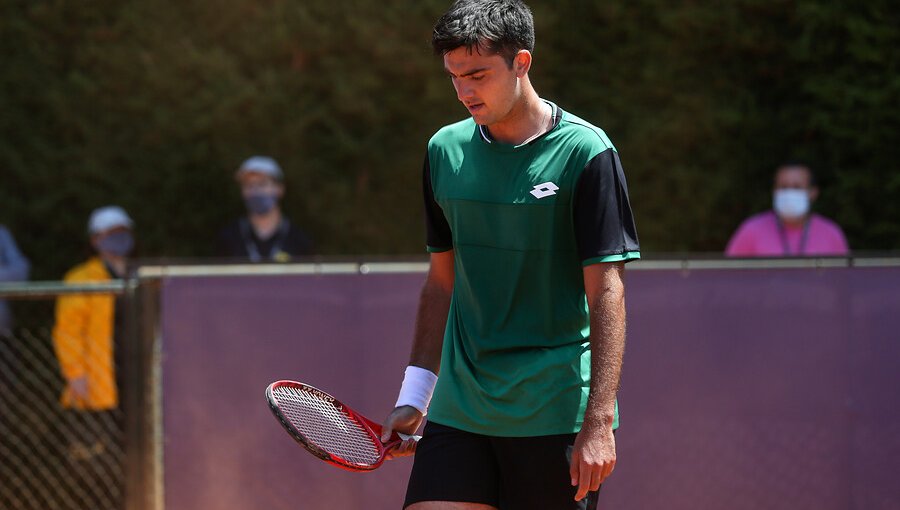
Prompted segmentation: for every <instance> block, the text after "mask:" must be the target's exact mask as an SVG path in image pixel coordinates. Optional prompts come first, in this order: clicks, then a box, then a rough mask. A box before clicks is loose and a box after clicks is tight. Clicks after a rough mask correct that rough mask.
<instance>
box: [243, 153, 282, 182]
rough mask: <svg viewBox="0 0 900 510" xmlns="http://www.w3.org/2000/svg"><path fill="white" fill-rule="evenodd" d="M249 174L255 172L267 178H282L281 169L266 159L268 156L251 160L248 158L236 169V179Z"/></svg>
mask: <svg viewBox="0 0 900 510" xmlns="http://www.w3.org/2000/svg"><path fill="white" fill-rule="evenodd" d="M249 172H257V173H260V174H263V175H268V176H269V177H271V178H273V179H276V180H279V181H280V180H282V178H283V177H284V176H283V174H282V173H281V167H280V166H278V163H277V162H276V161H275V160H274V159H272V158H270V157H268V156H253V157H252V158H248V159H247V160H246V161H244V162H243V163H241V166H240V167H238V170H237V177H240V176H241V175H243V174H245V173H249Z"/></svg>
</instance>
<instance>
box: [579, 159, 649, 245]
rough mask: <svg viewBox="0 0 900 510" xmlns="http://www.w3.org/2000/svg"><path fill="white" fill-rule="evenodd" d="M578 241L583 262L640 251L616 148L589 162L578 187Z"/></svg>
mask: <svg viewBox="0 0 900 510" xmlns="http://www.w3.org/2000/svg"><path fill="white" fill-rule="evenodd" d="M573 215H574V222H575V239H576V241H577V243H578V255H579V256H580V257H581V260H582V261H585V260H588V259H592V258H597V257H605V256H609V255H624V254H626V253H628V252H637V251H640V246H639V245H638V236H637V228H636V227H635V225H634V216H633V215H632V212H631V204H630V202H629V200H628V186H627V184H626V183H625V173H624V172H623V171H622V163H621V161H619V155H618V153H616V151H614V150H612V149H607V150H605V151H603V152H601V153H600V154H597V155H596V156H594V157H593V158H591V160H590V161H589V162H588V164H587V165H586V166H585V168H584V171H583V172H582V174H581V176H580V177H579V179H578V182H577V183H576V185H575V197H574V201H573Z"/></svg>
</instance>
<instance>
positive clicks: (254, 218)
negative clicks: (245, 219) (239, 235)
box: [249, 207, 281, 239]
mask: <svg viewBox="0 0 900 510" xmlns="http://www.w3.org/2000/svg"><path fill="white" fill-rule="evenodd" d="M249 219H250V226H251V227H253V231H254V232H255V233H256V237H258V238H260V239H268V238H270V237H272V235H273V234H274V233H275V231H276V230H278V225H279V224H280V223H281V209H280V208H278V207H275V208H273V209H272V210H271V211H269V212H267V213H265V214H251V215H250V217H249Z"/></svg>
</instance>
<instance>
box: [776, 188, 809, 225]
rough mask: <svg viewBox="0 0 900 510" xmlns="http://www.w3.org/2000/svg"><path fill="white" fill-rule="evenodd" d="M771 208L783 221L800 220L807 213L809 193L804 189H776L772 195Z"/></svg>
mask: <svg viewBox="0 0 900 510" xmlns="http://www.w3.org/2000/svg"><path fill="white" fill-rule="evenodd" d="M772 208H773V209H775V212H776V213H777V214H778V216H779V217H781V218H783V219H786V220H796V219H800V218H802V217H804V216H806V214H807V213H808V212H809V192H808V191H807V190H805V189H777V190H775V192H774V193H773V194H772Z"/></svg>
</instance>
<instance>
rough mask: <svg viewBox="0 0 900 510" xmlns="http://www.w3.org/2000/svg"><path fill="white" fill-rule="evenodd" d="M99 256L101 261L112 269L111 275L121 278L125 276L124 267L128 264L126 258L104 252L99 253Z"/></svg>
mask: <svg viewBox="0 0 900 510" xmlns="http://www.w3.org/2000/svg"><path fill="white" fill-rule="evenodd" d="M100 258H102V259H103V262H105V263H106V265H107V266H109V268H110V269H112V272H113V274H112V276H113V277H114V278H122V277H123V276H125V268H126V266H127V265H128V260H127V259H126V258H125V257H119V256H117V255H110V254H109V253H104V254H101V255H100Z"/></svg>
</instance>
